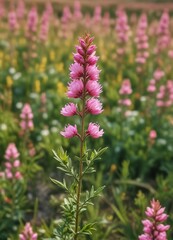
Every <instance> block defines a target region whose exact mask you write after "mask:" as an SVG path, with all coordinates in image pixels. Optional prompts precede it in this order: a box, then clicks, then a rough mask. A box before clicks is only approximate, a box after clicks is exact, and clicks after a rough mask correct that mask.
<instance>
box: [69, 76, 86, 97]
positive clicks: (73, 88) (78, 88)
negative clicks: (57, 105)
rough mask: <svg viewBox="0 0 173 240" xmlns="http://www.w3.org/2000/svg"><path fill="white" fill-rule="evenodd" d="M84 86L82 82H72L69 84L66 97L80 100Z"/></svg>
mask: <svg viewBox="0 0 173 240" xmlns="http://www.w3.org/2000/svg"><path fill="white" fill-rule="evenodd" d="M83 89H84V84H83V82H82V80H74V81H72V82H70V83H69V85H68V91H67V96H68V97H69V98H80V97H81V96H82V94H83Z"/></svg>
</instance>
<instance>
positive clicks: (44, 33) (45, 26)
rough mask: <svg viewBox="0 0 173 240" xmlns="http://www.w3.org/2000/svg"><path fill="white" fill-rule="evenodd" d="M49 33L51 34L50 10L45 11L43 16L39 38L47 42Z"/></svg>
mask: <svg viewBox="0 0 173 240" xmlns="http://www.w3.org/2000/svg"><path fill="white" fill-rule="evenodd" d="M48 34H49V12H48V11H44V12H43V15H42V18H41V24H40V32H39V39H40V40H41V41H42V42H45V41H46V40H47V38H48Z"/></svg>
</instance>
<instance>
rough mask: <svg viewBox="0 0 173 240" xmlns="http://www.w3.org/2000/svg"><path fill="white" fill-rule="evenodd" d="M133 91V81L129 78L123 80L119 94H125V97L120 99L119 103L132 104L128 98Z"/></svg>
mask: <svg viewBox="0 0 173 240" xmlns="http://www.w3.org/2000/svg"><path fill="white" fill-rule="evenodd" d="M131 93H132V88H131V83H130V80H129V79H125V80H124V81H123V82H122V85H121V88H120V90H119V94H120V95H123V96H124V98H122V99H120V100H119V104H120V105H123V106H130V105H131V100H130V99H129V98H128V95H130V94H131Z"/></svg>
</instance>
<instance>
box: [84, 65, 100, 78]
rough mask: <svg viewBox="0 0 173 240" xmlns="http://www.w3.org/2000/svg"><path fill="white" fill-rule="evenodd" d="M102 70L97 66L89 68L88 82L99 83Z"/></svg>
mask: <svg viewBox="0 0 173 240" xmlns="http://www.w3.org/2000/svg"><path fill="white" fill-rule="evenodd" d="M99 73H100V70H99V69H98V68H97V67H96V66H90V65H89V66H87V76H88V80H91V81H97V80H98V79H99Z"/></svg>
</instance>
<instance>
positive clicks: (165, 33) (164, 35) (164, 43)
mask: <svg viewBox="0 0 173 240" xmlns="http://www.w3.org/2000/svg"><path fill="white" fill-rule="evenodd" d="M169 27H170V18H169V14H168V12H167V11H165V12H163V14H162V16H161V19H160V21H159V24H158V28H157V47H156V49H155V52H156V53H159V52H161V51H163V50H164V49H167V48H168V47H169V45H170V42H171V38H170V29H169Z"/></svg>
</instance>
